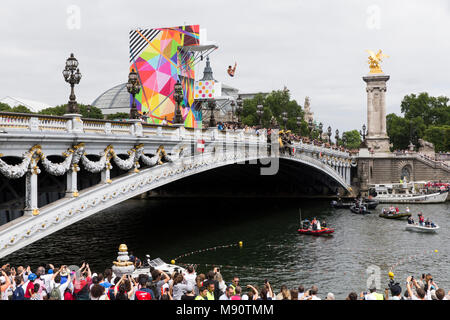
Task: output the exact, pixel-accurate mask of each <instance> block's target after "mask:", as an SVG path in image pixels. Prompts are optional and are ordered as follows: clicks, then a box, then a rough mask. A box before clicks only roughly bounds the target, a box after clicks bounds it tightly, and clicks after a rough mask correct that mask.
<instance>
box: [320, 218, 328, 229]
mask: <svg viewBox="0 0 450 320" xmlns="http://www.w3.org/2000/svg"><path fill="white" fill-rule="evenodd" d="M321 224H322V228H323V229H326V228H327V222H326V221H325V220H323V221H322V223H321Z"/></svg>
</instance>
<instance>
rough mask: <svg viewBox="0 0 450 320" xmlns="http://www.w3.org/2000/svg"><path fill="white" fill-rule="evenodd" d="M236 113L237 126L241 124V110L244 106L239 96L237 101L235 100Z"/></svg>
mask: <svg viewBox="0 0 450 320" xmlns="http://www.w3.org/2000/svg"><path fill="white" fill-rule="evenodd" d="M236 104H237V107H236V113H237V115H238V122H239V124H241V114H242V110H243V106H244V101H243V100H242V98H241V96H240V95H239V96H238V98H237V100H236Z"/></svg>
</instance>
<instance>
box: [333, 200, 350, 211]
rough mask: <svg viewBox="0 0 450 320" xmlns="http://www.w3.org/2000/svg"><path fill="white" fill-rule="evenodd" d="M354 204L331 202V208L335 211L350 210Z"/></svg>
mask: <svg viewBox="0 0 450 320" xmlns="http://www.w3.org/2000/svg"><path fill="white" fill-rule="evenodd" d="M353 204H354V203H353V202H342V201H336V200H333V201H331V206H332V207H333V208H335V209H350V207H351V206H352V205H353Z"/></svg>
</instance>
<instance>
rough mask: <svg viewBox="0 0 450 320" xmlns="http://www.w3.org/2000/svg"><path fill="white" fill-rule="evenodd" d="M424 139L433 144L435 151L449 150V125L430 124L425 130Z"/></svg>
mask: <svg viewBox="0 0 450 320" xmlns="http://www.w3.org/2000/svg"><path fill="white" fill-rule="evenodd" d="M424 139H425V140H426V141H429V142H431V143H433V144H434V147H435V150H436V152H447V151H449V150H450V125H445V126H430V127H428V128H427V129H426V130H425V133H424Z"/></svg>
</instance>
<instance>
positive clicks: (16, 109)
mask: <svg viewBox="0 0 450 320" xmlns="http://www.w3.org/2000/svg"><path fill="white" fill-rule="evenodd" d="M11 112H16V113H33V112H32V111H31V110H30V109H28V108H27V107H25V106H22V105H18V106H16V107H14V108H12V109H11Z"/></svg>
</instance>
